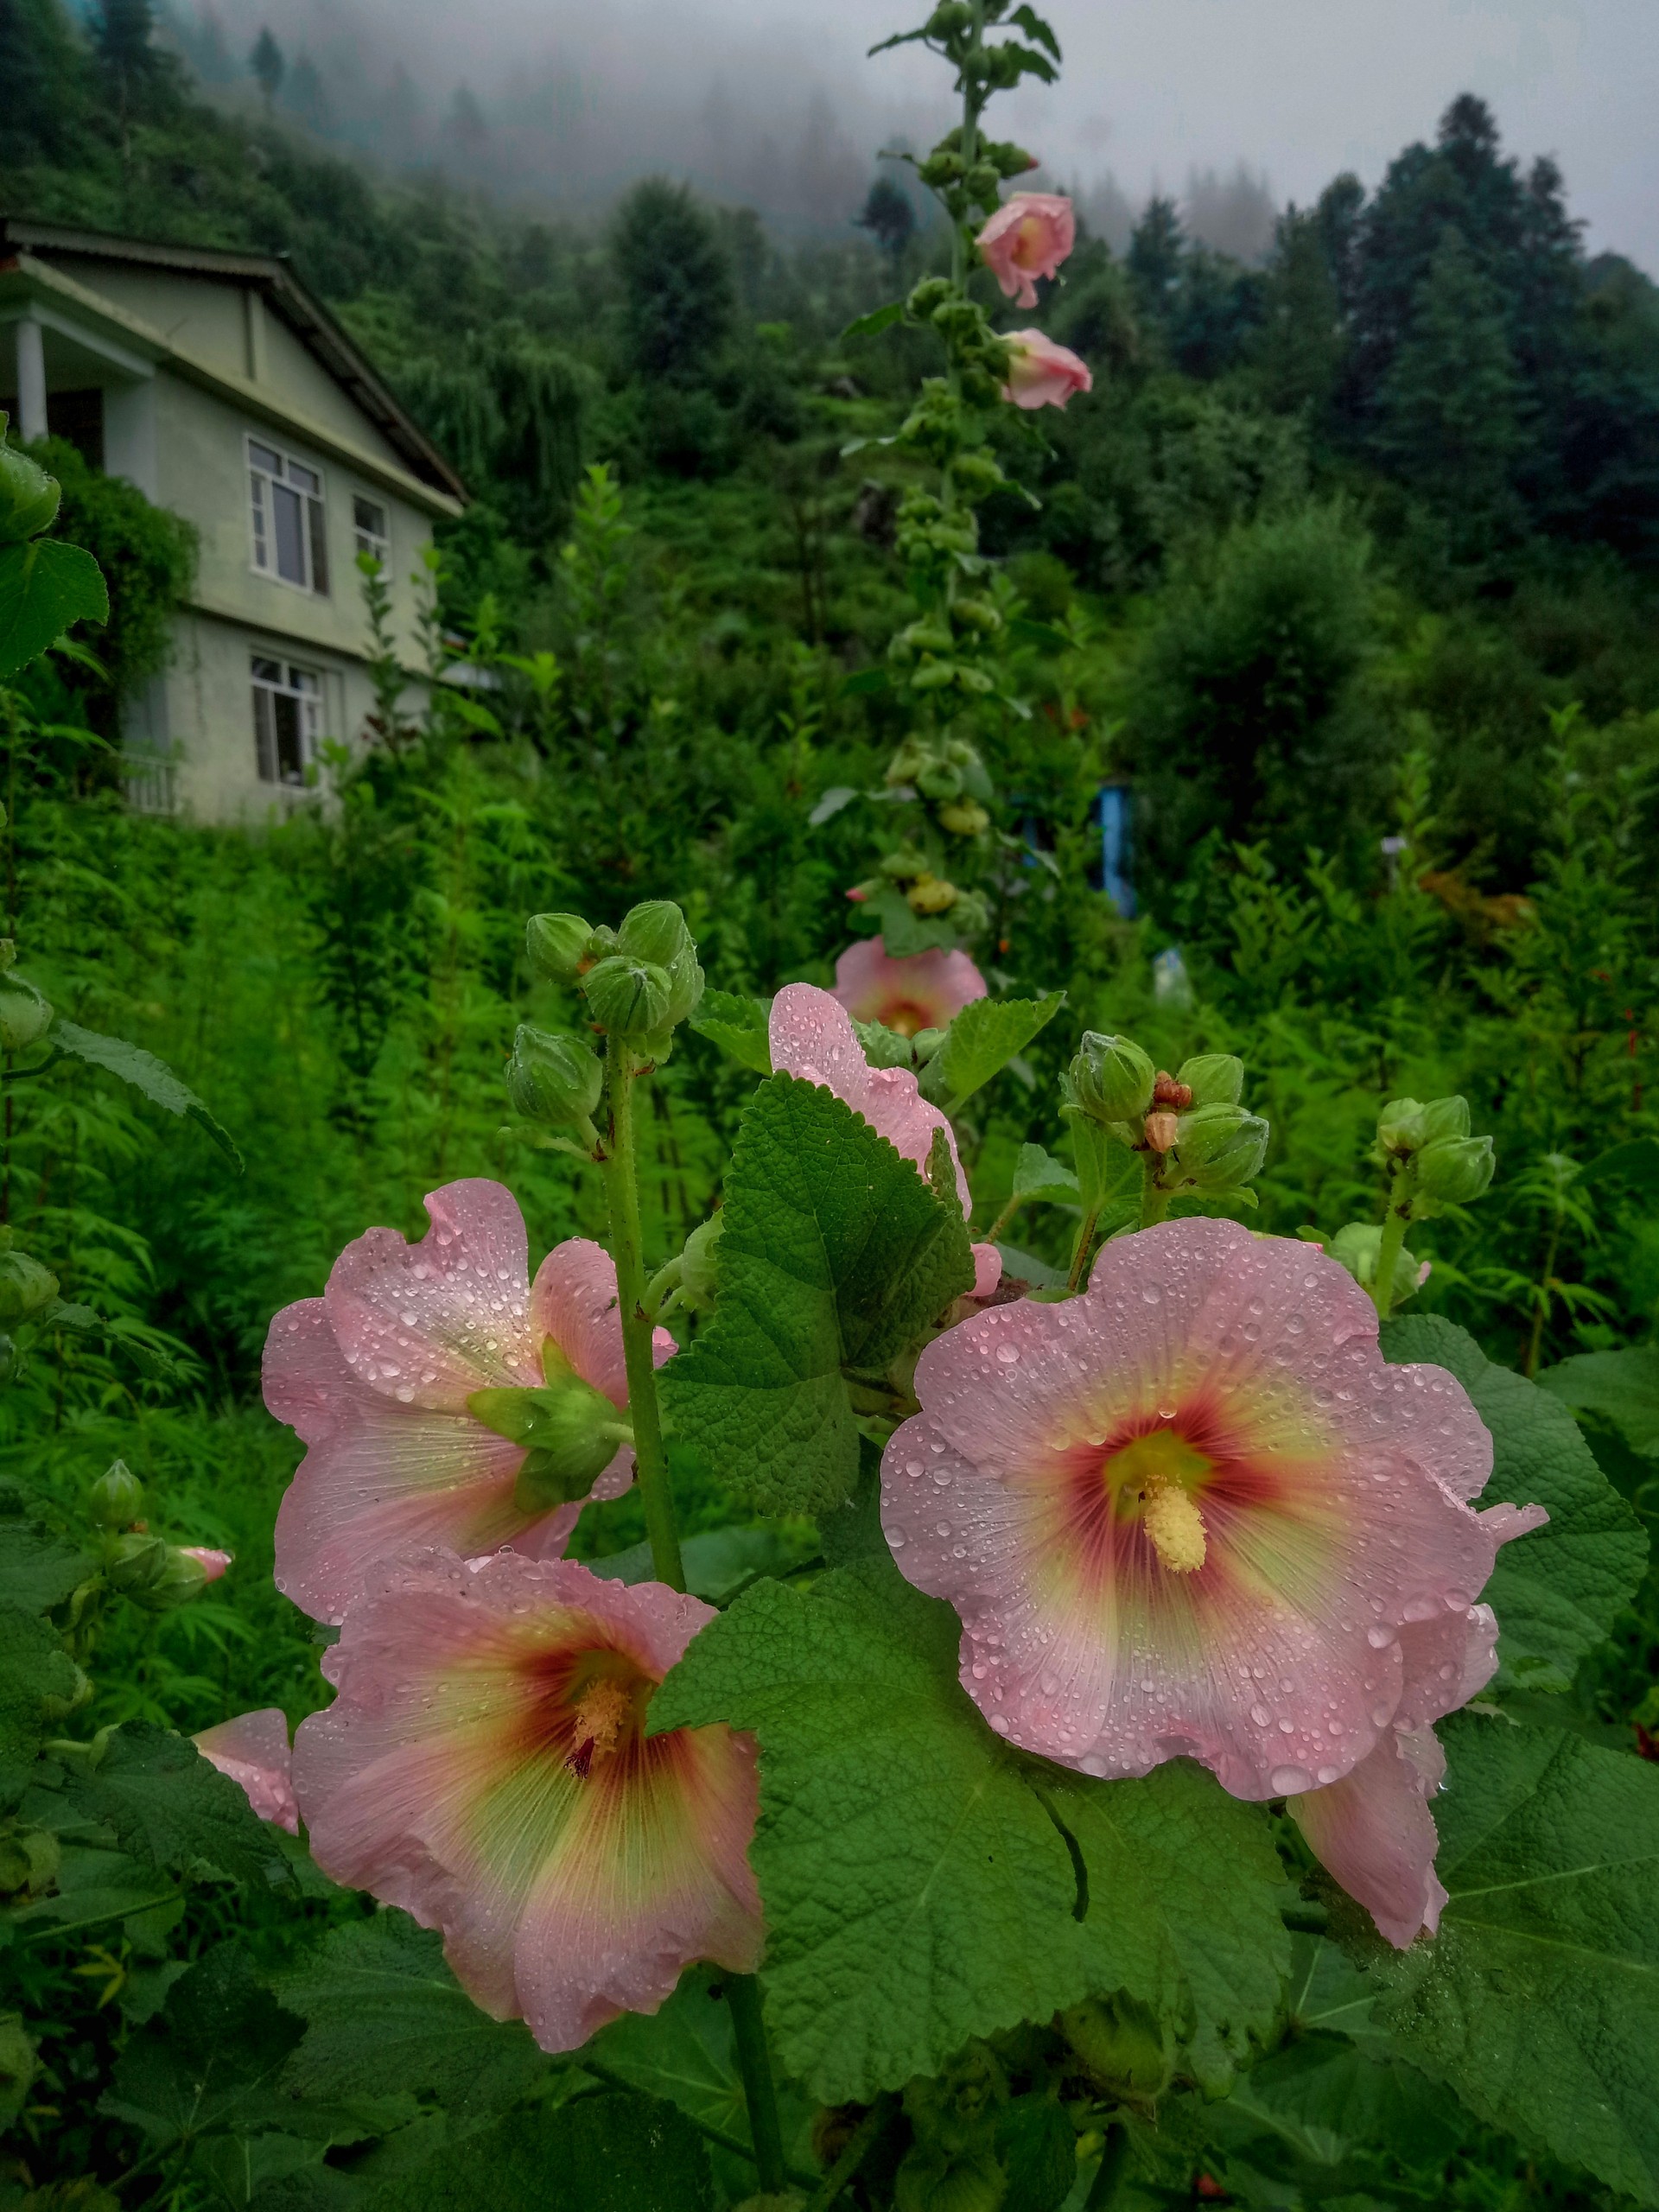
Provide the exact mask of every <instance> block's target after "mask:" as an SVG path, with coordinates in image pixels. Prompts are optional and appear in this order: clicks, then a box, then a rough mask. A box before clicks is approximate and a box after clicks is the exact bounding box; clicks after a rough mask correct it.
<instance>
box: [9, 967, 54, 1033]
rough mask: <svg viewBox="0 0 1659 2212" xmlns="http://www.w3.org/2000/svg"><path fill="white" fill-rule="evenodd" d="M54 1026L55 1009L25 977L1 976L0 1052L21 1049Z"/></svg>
mask: <svg viewBox="0 0 1659 2212" xmlns="http://www.w3.org/2000/svg"><path fill="white" fill-rule="evenodd" d="M50 1027H52V1008H51V1007H50V1006H49V1005H48V1003H47V1001H46V1000H44V999H43V998H42V997H41V995H40V993H39V992H38V991H37V990H36V989H35V986H34V984H33V983H26V982H24V981H23V979H22V976H5V977H3V978H0V1052H22V1051H23V1050H24V1049H25V1047H26V1046H30V1045H33V1044H36V1043H38V1042H39V1040H40V1039H41V1038H42V1037H44V1036H45V1034H46V1033H47V1031H48V1029H49V1028H50Z"/></svg>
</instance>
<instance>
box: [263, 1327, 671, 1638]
mask: <svg viewBox="0 0 1659 2212" xmlns="http://www.w3.org/2000/svg"><path fill="white" fill-rule="evenodd" d="M264 1395H265V1403H266V1405H267V1406H268V1407H269V1408H270V1411H271V1412H272V1413H273V1414H275V1415H276V1417H277V1420H278V1421H286V1422H287V1423H288V1425H289V1427H291V1428H293V1429H296V1430H297V1431H298V1433H299V1435H300V1437H301V1439H302V1441H303V1442H304V1443H306V1444H307V1445H308V1446H309V1447H310V1449H309V1450H308V1452H306V1455H305V1457H304V1459H302V1460H301V1462H300V1465H299V1469H298V1471H297V1472H296V1475H295V1477H294V1479H293V1481H292V1482H291V1483H290V1484H289V1487H288V1491H287V1493H286V1495H285V1496H284V1497H283V1502H282V1505H281V1507H280V1508H279V1510H278V1511H277V1588H278V1589H279V1590H281V1591H283V1592H284V1593H285V1595H287V1596H288V1597H289V1598H291V1599H293V1600H294V1602H295V1604H296V1605H299V1606H300V1607H301V1608H302V1610H303V1611H306V1612H308V1613H309V1614H310V1616H311V1618H313V1619H314V1620H321V1621H335V1622H337V1621H340V1619H342V1618H344V1616H345V1612H346V1607H347V1606H348V1605H350V1604H351V1602H352V1600H353V1598H354V1597H355V1596H356V1595H357V1593H358V1592H359V1589H360V1588H361V1587H362V1585H363V1581H364V1578H365V1574H366V1573H368V1572H369V1570H370V1569H371V1568H372V1567H373V1566H374V1565H375V1564H376V1563H377V1561H378V1560H384V1559H385V1558H388V1557H390V1556H391V1555H393V1554H396V1553H397V1552H400V1551H402V1550H404V1548H406V1547H407V1546H409V1545H410V1544H413V1543H428V1544H430V1543H443V1544H447V1545H449V1546H450V1547H451V1548H454V1550H456V1551H458V1552H461V1553H462V1554H466V1555H467V1556H471V1555H472V1554H475V1553H480V1552H491V1551H494V1550H497V1549H498V1548H499V1547H500V1546H502V1545H503V1544H509V1543H511V1544H513V1545H516V1546H517V1547H518V1548H520V1549H522V1550H524V1551H528V1552H531V1553H534V1554H537V1555H539V1556H547V1555H549V1554H551V1555H554V1556H556V1555H557V1554H559V1553H560V1552H562V1551H563V1548H564V1547H565V1545H566V1543H568V1542H569V1537H570V1532H571V1530H572V1529H574V1528H575V1525H576V1520H577V1517H578V1516H579V1515H580V1513H581V1510H582V1508H581V1506H580V1504H570V1505H561V1506H558V1507H556V1508H555V1509H554V1510H552V1511H551V1512H549V1513H545V1514H541V1515H538V1516H533V1517H532V1516H527V1515H525V1514H524V1513H521V1512H520V1511H519V1510H518V1507H517V1506H516V1505H515V1504H514V1503H513V1485H514V1484H515V1483H516V1481H517V1479H518V1470H519V1468H520V1467H521V1466H522V1465H523V1464H524V1452H523V1449H522V1447H521V1446H518V1445H516V1444H510V1443H509V1442H508V1441H507V1440H506V1438H505V1437H504V1436H498V1435H496V1434H495V1433H494V1432H493V1430H492V1429H487V1428H486V1427H484V1426H483V1424H482V1422H480V1421H474V1419H473V1417H472V1415H471V1414H467V1413H465V1412H461V1413H453V1414H452V1413H437V1412H434V1411H431V1410H429V1408H426V1407H424V1406H419V1405H401V1404H399V1403H398V1402H397V1400H396V1399H395V1398H388V1397H385V1396H383V1395H382V1394H381V1393H380V1392H379V1391H378V1390H375V1389H370V1388H369V1387H368V1385H367V1384H365V1383H363V1382H362V1381H361V1380H360V1379H359V1377H358V1376H356V1375H355V1374H354V1373H353V1370H352V1369H351V1368H350V1367H349V1366H348V1365H347V1364H346V1360H345V1359H344V1357H342V1356H341V1353H340V1348H339V1346H338V1344H336V1343H335V1341H334V1330H333V1328H332V1326H331V1325H330V1321H329V1314H328V1308H327V1304H326V1302H325V1301H324V1300H322V1299H321V1298H308V1299H302V1300H300V1301H299V1303H298V1304H296V1305H294V1306H286V1307H284V1308H283V1311H282V1312H281V1313H278V1314H277V1317H276V1319H274V1320H273V1321H272V1323H271V1325H270V1336H269V1338H268V1339H267V1340H266V1344H265V1357H264ZM622 1457H623V1455H622V1454H620V1453H619V1454H618V1459H619V1460H620V1459H621V1458H622ZM628 1464H629V1466H631V1465H632V1458H631V1455H630V1457H629V1462H628ZM619 1471H620V1476H621V1484H620V1486H621V1487H622V1488H626V1484H627V1470H626V1468H624V1469H620V1470H619V1468H618V1465H617V1462H615V1461H613V1463H612V1465H611V1467H609V1468H607V1470H606V1472H605V1474H604V1475H603V1476H601V1478H600V1480H601V1484H608V1483H610V1482H611V1481H612V1480H613V1478H614V1477H615V1476H616V1474H617V1473H618V1472H619Z"/></svg>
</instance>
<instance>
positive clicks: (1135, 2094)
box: [1059, 1993, 1175, 2104]
mask: <svg viewBox="0 0 1659 2212" xmlns="http://www.w3.org/2000/svg"><path fill="white" fill-rule="evenodd" d="M1059 2024H1060V2031H1061V2033H1062V2034H1063V2035H1064V2036H1065V2039H1066V2041H1067V2042H1068V2043H1069V2044H1071V2048H1072V2050H1074V2051H1075V2052H1076V2054H1077V2059H1078V2062H1079V2063H1080V2065H1081V2066H1082V2069H1083V2071H1084V2073H1085V2074H1086V2075H1088V2077H1089V2079H1090V2082H1092V2083H1093V2084H1094V2086H1095V2087H1096V2088H1097V2089H1098V2090H1100V2092H1101V2093H1102V2094H1103V2095H1104V2096H1108V2097H1114V2098H1120V2099H1124V2100H1127V2101H1129V2102H1131V2103H1135V2104H1152V2103H1154V2101H1156V2100H1157V2099H1158V2098H1159V2097H1160V2096H1162V2095H1163V2094H1164V2092H1165V2090H1166V2089H1167V2088H1168V2087H1169V2085H1170V2083H1171V2082H1172V2081H1173V2079H1174V2075H1175V2038H1174V2037H1173V2033H1172V2032H1171V2031H1170V2029H1169V2027H1168V2026H1167V2025H1166V2024H1164V2023H1163V2022H1160V2020H1159V2019H1158V2018H1157V2017H1156V2016H1155V2015H1154V2013H1153V2012H1151V2011H1150V2010H1149V2009H1148V2008H1147V2006H1146V2005H1141V2004H1137V2003H1136V2002H1135V1999H1134V1998H1132V1997H1126V1996H1124V1995H1122V1993H1119V1994H1118V1995H1116V1996H1114V1997H1102V1998H1089V1999H1085V2000H1084V2003H1082V2004H1081V2005H1073V2006H1072V2007H1071V2011H1070V2012H1062V2013H1061V2015H1060V2022H1059Z"/></svg>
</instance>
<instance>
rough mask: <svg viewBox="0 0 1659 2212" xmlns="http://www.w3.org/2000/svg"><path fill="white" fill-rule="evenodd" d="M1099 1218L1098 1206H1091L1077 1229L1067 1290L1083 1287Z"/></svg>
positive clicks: (1066, 1283)
mask: <svg viewBox="0 0 1659 2212" xmlns="http://www.w3.org/2000/svg"><path fill="white" fill-rule="evenodd" d="M1099 1219H1100V1208H1099V1207H1098V1206H1094V1207H1091V1208H1090V1211H1088V1212H1087V1213H1086V1214H1084V1217H1083V1223H1082V1225H1081V1227H1080V1228H1079V1229H1078V1230H1077V1243H1075V1244H1074V1245H1073V1246H1072V1247H1071V1273H1070V1274H1068V1275H1067V1277H1066V1279H1065V1287H1066V1288H1067V1289H1068V1290H1081V1288H1082V1287H1083V1278H1084V1274H1085V1273H1086V1272H1087V1270H1088V1266H1089V1254H1090V1249H1091V1248H1092V1246H1093V1244H1094V1241H1095V1227H1096V1223H1097V1222H1098V1221H1099ZM993 1242H995V1239H993Z"/></svg>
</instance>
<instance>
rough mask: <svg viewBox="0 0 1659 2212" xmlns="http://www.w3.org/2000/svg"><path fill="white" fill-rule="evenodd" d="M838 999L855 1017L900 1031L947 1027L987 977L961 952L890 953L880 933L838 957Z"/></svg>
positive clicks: (979, 995) (910, 1033)
mask: <svg viewBox="0 0 1659 2212" xmlns="http://www.w3.org/2000/svg"><path fill="white" fill-rule="evenodd" d="M830 996H831V997H832V998H835V999H838V1000H839V1001H841V1003H842V1006H844V1007H846V1009H847V1011H848V1013H849V1014H851V1015H852V1016H853V1017H854V1019H855V1020H858V1021H880V1022H883V1023H885V1024H886V1026H887V1028H889V1029H896V1030H897V1031H898V1033H899V1035H900V1036H901V1037H913V1036H914V1035H915V1034H916V1033H917V1031H918V1030H919V1029H946V1028H948V1027H950V1024H951V1022H952V1021H954V1020H956V1018H957V1015H958V1014H960V1013H961V1012H962V1009H963V1007H965V1006H971V1005H972V1003H973V1001H975V1000H976V999H982V998H983V997H984V996H985V978H984V977H983V976H982V975H981V974H980V972H979V970H978V969H977V968H976V967H975V965H974V963H973V962H972V961H971V960H970V959H969V957H968V955H967V954H966V953H965V952H945V951H943V950H938V949H937V948H936V949H935V950H932V951H931V952H915V953H912V954H911V955H910V956H909V957H907V958H906V959H903V960H893V959H890V958H889V957H888V954H887V947H886V945H885V944H882V942H881V940H880V938H879V937H867V938H860V939H859V941H858V943H857V944H849V946H848V948H847V950H846V951H845V952H843V953H842V956H841V957H840V959H839V960H837V961H836V988H835V989H834V990H833V991H832V992H831V993H830Z"/></svg>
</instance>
